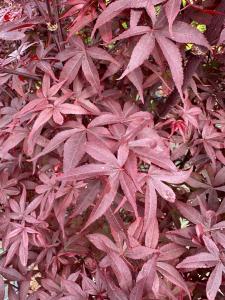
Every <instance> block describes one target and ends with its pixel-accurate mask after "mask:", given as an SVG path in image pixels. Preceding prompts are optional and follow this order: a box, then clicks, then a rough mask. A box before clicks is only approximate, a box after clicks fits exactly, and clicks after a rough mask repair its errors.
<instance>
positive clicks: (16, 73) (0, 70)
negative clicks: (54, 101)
mask: <svg viewBox="0 0 225 300" xmlns="http://www.w3.org/2000/svg"><path fill="white" fill-rule="evenodd" d="M0 73H7V74H13V75H18V76H23V77H26V78H30V79H34V80H40V79H41V78H40V77H39V76H38V75H32V74H29V73H24V72H21V71H16V70H13V69H7V68H0Z"/></svg>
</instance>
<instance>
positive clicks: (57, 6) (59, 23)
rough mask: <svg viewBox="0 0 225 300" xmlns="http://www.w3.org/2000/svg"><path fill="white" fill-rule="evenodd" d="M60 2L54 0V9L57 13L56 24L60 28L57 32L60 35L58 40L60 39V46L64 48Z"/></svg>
mask: <svg viewBox="0 0 225 300" xmlns="http://www.w3.org/2000/svg"><path fill="white" fill-rule="evenodd" d="M58 4H59V2H58V0H53V7H54V11H55V23H56V24H57V27H58V30H57V33H58V39H59V42H60V45H61V46H62V47H64V44H63V32H62V26H61V22H60V19H59V10H58V8H59V5H58Z"/></svg>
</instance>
